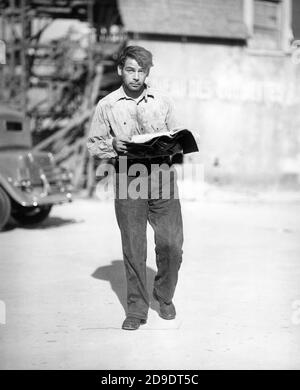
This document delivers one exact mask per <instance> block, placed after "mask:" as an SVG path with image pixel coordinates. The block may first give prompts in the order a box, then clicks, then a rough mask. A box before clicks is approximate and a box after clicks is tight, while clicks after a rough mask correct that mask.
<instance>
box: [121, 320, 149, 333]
mask: <svg viewBox="0 0 300 390" xmlns="http://www.w3.org/2000/svg"><path fill="white" fill-rule="evenodd" d="M145 323H146V320H141V319H140V318H135V317H126V318H125V320H124V322H123V324H122V329H125V330H137V329H138V328H139V327H140V325H143V324H145Z"/></svg>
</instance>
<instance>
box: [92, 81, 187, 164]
mask: <svg viewBox="0 0 300 390" xmlns="http://www.w3.org/2000/svg"><path fill="white" fill-rule="evenodd" d="M178 127H180V124H179V122H178V121H177V118H176V115H175V113H174V108H173V105H172V103H171V101H170V99H169V98H167V97H166V96H163V95H162V94H161V93H159V92H158V91H155V90H153V89H151V88H149V87H147V86H145V89H144V91H143V93H142V95H141V96H139V98H137V99H133V98H131V97H129V96H127V95H126V93H125V91H124V89H123V87H122V86H121V87H120V88H119V89H117V90H116V91H114V92H112V93H110V94H108V95H107V96H105V97H104V98H103V99H101V100H100V101H99V102H98V104H97V106H96V109H95V112H94V115H93V118H92V123H91V128H90V131H89V135H88V140H87V147H88V150H89V152H90V154H91V155H92V156H96V157H98V158H101V159H104V158H105V159H106V158H114V157H116V156H117V153H116V151H115V150H114V148H113V146H112V139H113V137H120V136H128V137H131V136H133V135H136V134H145V133H157V132H164V131H171V130H175V129H176V128H178Z"/></svg>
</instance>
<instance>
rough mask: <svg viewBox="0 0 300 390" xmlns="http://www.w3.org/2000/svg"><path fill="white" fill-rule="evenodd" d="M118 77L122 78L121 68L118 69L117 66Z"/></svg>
mask: <svg viewBox="0 0 300 390" xmlns="http://www.w3.org/2000/svg"><path fill="white" fill-rule="evenodd" d="M118 75H119V76H122V68H121V67H120V65H118Z"/></svg>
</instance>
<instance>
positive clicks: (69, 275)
mask: <svg viewBox="0 0 300 390" xmlns="http://www.w3.org/2000/svg"><path fill="white" fill-rule="evenodd" d="M182 206H183V216H184V225H185V244H184V262H183V265H182V269H181V273H180V281H179V284H178V289H177V291H176V295H175V304H176V307H177V311H178V318H177V319H176V320H174V321H164V320H162V319H160V317H159V316H158V314H157V309H158V308H157V306H156V304H155V303H154V302H152V304H151V310H150V313H149V321H148V323H147V324H146V325H145V326H143V327H141V328H140V329H139V330H138V331H135V332H128V331H123V330H121V329H120V326H121V323H122V321H123V319H124V305H125V278H124V271H123V264H122V260H121V258H122V255H121V245H120V237H119V231H118V229H117V226H116V223H115V219H114V211H113V204H112V203H111V202H100V201H98V200H91V201H87V200H83V199H79V200H76V201H75V202H74V203H72V204H68V205H63V206H57V207H56V208H55V209H54V210H53V213H52V216H51V218H50V219H49V220H48V222H47V223H44V224H43V225H42V226H40V227H38V228H31V229H25V228H20V227H14V226H11V228H10V229H9V230H7V231H5V232H3V233H1V235H0V256H1V261H0V300H1V301H2V303H1V302H0V310H2V322H4V318H3V314H4V313H3V311H4V308H3V302H5V305H6V324H5V325H4V324H1V317H0V368H6V369H16V368H18V369H56V368H57V369H299V368H300V283H299V282H300V256H299V255H300V240H299V238H300V218H299V213H300V203H297V202H289V203H286V202H283V201H276V202H270V201H268V202H266V201H257V200H254V201H253V199H252V200H249V201H247V200H245V199H243V200H236V201H234V202H231V201H228V199H227V201H225V202H224V201H223V202H220V201H219V200H218V199H215V198H214V199H213V198H211V199H210V200H209V199H208V200H202V201H201V200H200V201H194V202H193V201H184V202H183V204H182ZM154 274H155V261H154V252H153V237H152V232H151V231H150V230H149V257H148V276H149V291H151V283H152V280H153V278H154Z"/></svg>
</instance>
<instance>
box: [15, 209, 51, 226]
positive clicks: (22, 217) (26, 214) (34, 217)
mask: <svg viewBox="0 0 300 390" xmlns="http://www.w3.org/2000/svg"><path fill="white" fill-rule="evenodd" d="M51 208H52V206H51V205H50V206H37V207H18V208H17V209H15V210H13V211H12V216H13V218H14V219H15V220H16V221H17V222H18V223H20V224H21V225H33V224H36V223H41V222H43V221H44V220H45V219H46V218H47V217H48V215H49V213H50V211H51Z"/></svg>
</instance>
